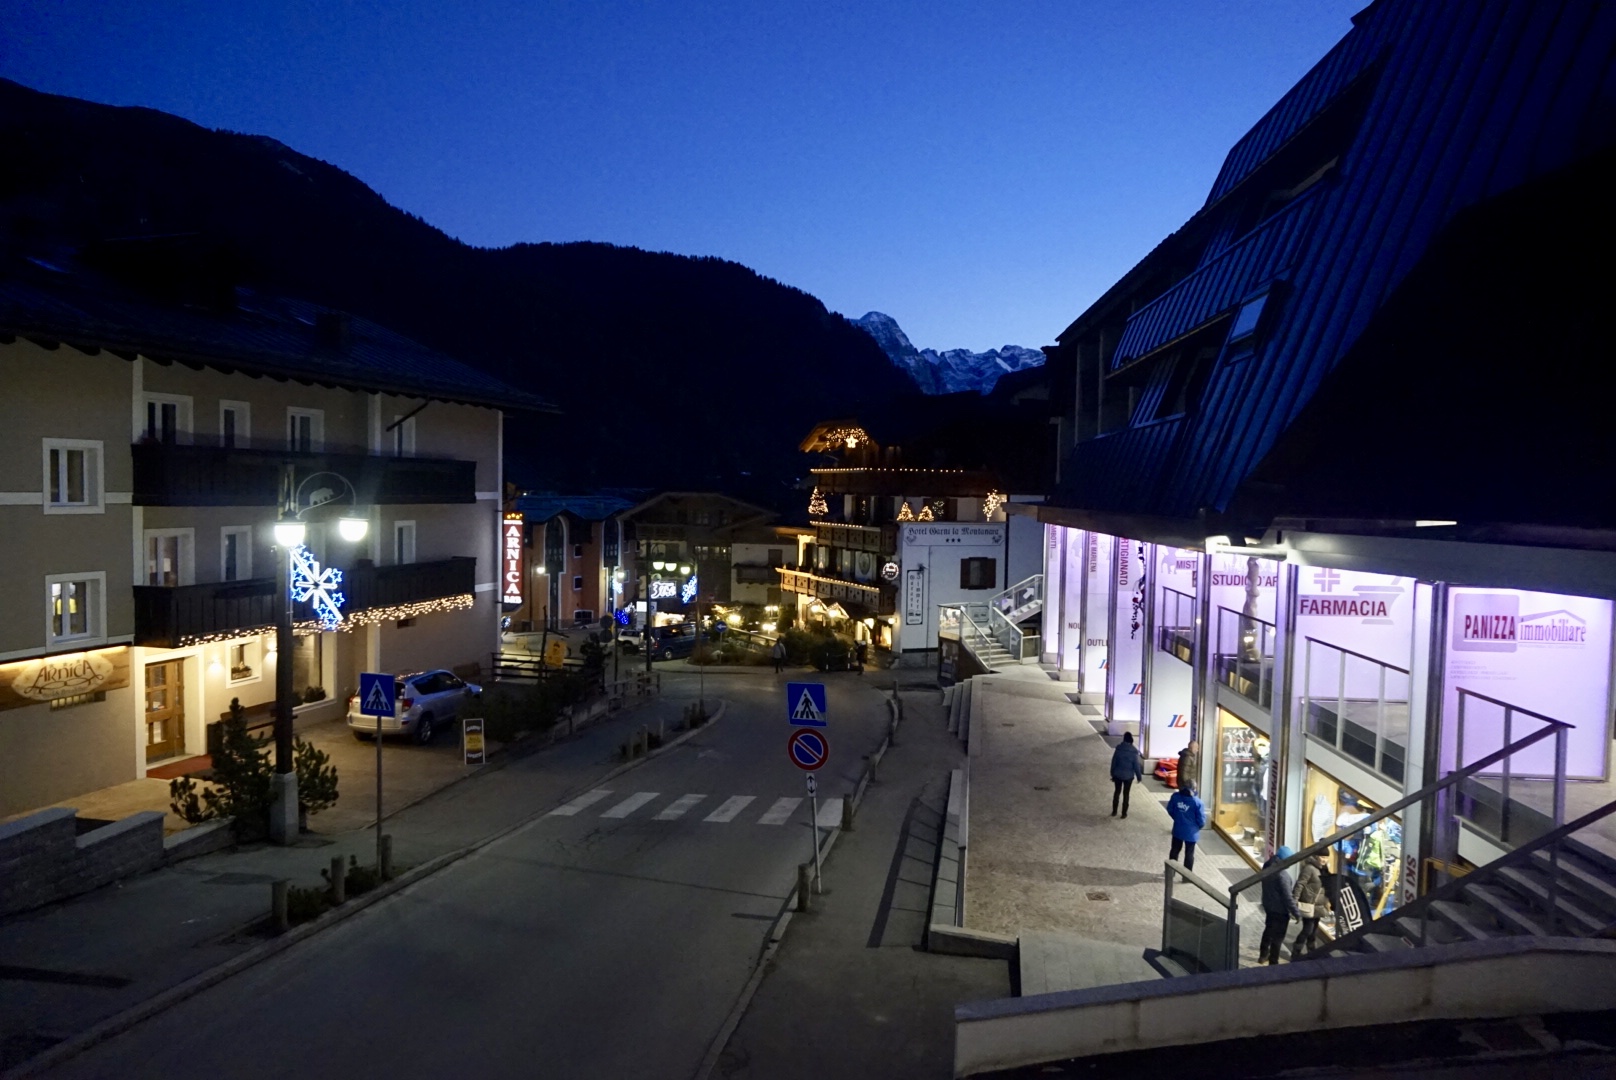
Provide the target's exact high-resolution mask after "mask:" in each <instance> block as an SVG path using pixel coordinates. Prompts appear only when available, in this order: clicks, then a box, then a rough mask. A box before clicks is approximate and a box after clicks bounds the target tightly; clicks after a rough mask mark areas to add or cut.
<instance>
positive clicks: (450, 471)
mask: <svg viewBox="0 0 1616 1080" xmlns="http://www.w3.org/2000/svg"><path fill="white" fill-rule="evenodd" d="M131 454H132V456H133V459H134V474H135V475H134V503H135V505H137V506H271V507H272V506H278V505H279V504H280V483H281V469H282V468H283V466H284V465H285V463H286V462H288V461H290V462H292V463H293V468H294V469H295V474H296V477H297V480H298V482H299V483H301V482H302V481H303V480H305V479H307V478H308V477H310V476H312V475H314V474H315V473H318V472H335V473H340V474H341V475H342V476H344V477H346V478H347V479H348V480H349V481H350V482H351V483H352V484H353V485H354V489H355V491H356V492H357V493H358V499H359V503H360V504H361V505H367V506H375V505H379V506H410V505H416V504H422V503H474V502H476V501H477V463H476V462H474V461H457V460H454V459H450V458H419V457H383V456H381V455H379V454H366V453H362V452H360V451H357V450H354V451H350V452H343V451H321V452H299V451H292V450H286V449H276V448H271V447H263V446H259V447H241V446H229V447H226V446H204V445H197V444H195V443H192V444H190V445H183V444H176V443H136V444H135V445H134V446H133V447H131Z"/></svg>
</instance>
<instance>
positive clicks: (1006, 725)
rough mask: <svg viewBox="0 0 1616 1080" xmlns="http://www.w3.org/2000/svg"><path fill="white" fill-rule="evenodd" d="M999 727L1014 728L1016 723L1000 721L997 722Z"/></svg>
mask: <svg viewBox="0 0 1616 1080" xmlns="http://www.w3.org/2000/svg"><path fill="white" fill-rule="evenodd" d="M999 726H1000V727H1015V726H1016V722H1015V721H1014V720H1000V721H999Z"/></svg>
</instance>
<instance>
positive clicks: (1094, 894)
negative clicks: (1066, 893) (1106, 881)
mask: <svg viewBox="0 0 1616 1080" xmlns="http://www.w3.org/2000/svg"><path fill="white" fill-rule="evenodd" d="M1083 895H1084V896H1086V897H1088V898H1089V899H1090V900H1098V901H1105V900H1110V899H1111V894H1110V893H1108V892H1101V891H1100V890H1098V889H1094V890H1092V891H1090V892H1086V893H1084V894H1083Z"/></svg>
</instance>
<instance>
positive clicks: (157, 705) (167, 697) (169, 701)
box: [146, 660, 185, 764]
mask: <svg viewBox="0 0 1616 1080" xmlns="http://www.w3.org/2000/svg"><path fill="white" fill-rule="evenodd" d="M183 753H185V661H183V660H168V661H165V662H163V663H160V664H147V665H146V761H147V763H148V764H149V763H151V762H153V761H159V760H161V759H163V758H169V757H174V756H175V755H177V754H183Z"/></svg>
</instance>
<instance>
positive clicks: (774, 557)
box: [769, 548, 786, 566]
mask: <svg viewBox="0 0 1616 1080" xmlns="http://www.w3.org/2000/svg"><path fill="white" fill-rule="evenodd" d="M785 564H786V549H785V548H770V549H769V565H770V566H784V565H785Z"/></svg>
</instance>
